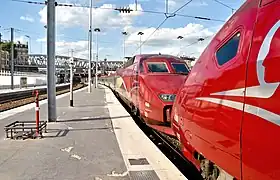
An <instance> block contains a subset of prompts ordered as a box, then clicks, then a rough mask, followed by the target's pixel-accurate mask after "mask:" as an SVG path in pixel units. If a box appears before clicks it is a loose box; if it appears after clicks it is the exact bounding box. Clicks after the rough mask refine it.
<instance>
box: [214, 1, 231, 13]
mask: <svg viewBox="0 0 280 180" xmlns="http://www.w3.org/2000/svg"><path fill="white" fill-rule="evenodd" d="M212 1H215V2H216V3H219V4H221V5H223V6H224V7H227V8H229V9H231V11H232V14H233V12H234V11H235V10H236V9H234V8H233V7H231V6H229V5H227V4H225V3H223V2H221V1H219V0H212Z"/></svg>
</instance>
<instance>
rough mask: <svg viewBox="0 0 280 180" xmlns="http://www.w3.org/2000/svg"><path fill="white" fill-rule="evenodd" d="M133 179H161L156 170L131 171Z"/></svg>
mask: <svg viewBox="0 0 280 180" xmlns="http://www.w3.org/2000/svg"><path fill="white" fill-rule="evenodd" d="M129 175H130V179H131V180H160V179H159V177H158V176H157V174H156V172H155V171H154V170H149V171H130V172H129Z"/></svg>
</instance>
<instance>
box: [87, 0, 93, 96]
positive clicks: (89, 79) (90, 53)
mask: <svg viewBox="0 0 280 180" xmlns="http://www.w3.org/2000/svg"><path fill="white" fill-rule="evenodd" d="M89 1H90V10H89V12H90V13H89V63H88V92H89V93H90V92H91V61H92V6H93V2H92V0H89Z"/></svg>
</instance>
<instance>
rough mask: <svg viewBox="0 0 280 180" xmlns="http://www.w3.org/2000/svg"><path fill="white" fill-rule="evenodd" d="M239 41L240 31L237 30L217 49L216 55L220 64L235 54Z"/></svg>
mask: <svg viewBox="0 0 280 180" xmlns="http://www.w3.org/2000/svg"><path fill="white" fill-rule="evenodd" d="M239 41H240V33H239V32H238V33H237V34H235V36H233V37H232V38H231V39H230V40H229V41H228V42H227V43H225V44H224V45H223V46H222V47H221V48H220V49H219V50H218V51H217V53H216V57H217V60H218V63H219V65H220V66H221V65H223V64H225V63H227V62H228V61H230V60H231V59H232V58H234V57H235V56H236V54H237V50H238V46H239Z"/></svg>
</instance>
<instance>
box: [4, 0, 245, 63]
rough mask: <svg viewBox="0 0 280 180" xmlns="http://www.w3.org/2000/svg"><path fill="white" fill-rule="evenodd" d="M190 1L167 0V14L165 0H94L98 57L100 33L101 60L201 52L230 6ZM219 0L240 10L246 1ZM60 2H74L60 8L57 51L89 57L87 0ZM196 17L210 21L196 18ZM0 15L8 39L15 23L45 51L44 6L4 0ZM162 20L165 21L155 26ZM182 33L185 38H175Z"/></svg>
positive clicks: (37, 50)
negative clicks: (128, 10) (121, 8)
mask: <svg viewBox="0 0 280 180" xmlns="http://www.w3.org/2000/svg"><path fill="white" fill-rule="evenodd" d="M31 1H35V2H44V1H43V0H31ZM189 1H190V0H168V8H167V9H168V12H169V13H174V12H176V13H175V16H174V15H173V16H170V17H168V18H167V19H166V15H165V14H164V12H166V0H136V1H135V0H93V6H94V7H95V8H94V9H93V13H92V14H93V16H92V17H93V18H92V19H93V21H92V25H93V29H94V28H100V30H101V31H100V32H99V33H98V34H96V33H95V32H94V33H93V42H92V43H93V54H94V56H95V54H96V52H97V46H96V44H97V43H96V37H98V55H99V60H103V59H104V58H107V60H109V61H119V60H122V59H123V56H124V54H125V56H133V55H135V54H139V53H140V50H141V52H142V53H162V54H172V55H186V56H193V57H196V58H197V57H199V56H200V54H201V53H202V51H203V50H204V48H205V47H206V46H207V44H208V43H209V41H210V40H211V38H212V37H213V36H214V35H215V33H216V32H217V31H218V30H219V29H220V28H221V27H222V25H223V24H224V23H225V21H226V20H227V19H228V18H230V17H231V16H232V9H230V8H228V7H226V6H223V5H221V4H220V3H218V2H216V0H192V1H190V2H189ZM219 1H220V2H222V3H224V4H226V5H227V6H230V7H231V8H233V9H238V8H239V7H240V6H241V5H242V4H243V3H244V1H245V0H219ZM57 2H58V3H60V4H62V3H63V4H74V7H65V6H57V7H56V55H66V56H70V50H71V49H73V53H74V57H78V58H85V59H88V57H89V48H88V47H89V43H88V37H89V35H88V29H89V8H88V7H89V0H57ZM188 2H189V3H188ZM186 3H187V5H185V4H186ZM183 5H185V6H183ZM119 7H130V9H132V10H134V11H131V13H120V12H118V11H116V10H113V9H114V8H119ZM151 12H159V13H151ZM169 15H170V14H169ZM195 16H199V17H207V18H210V19H211V20H210V21H209V20H201V19H196V18H193V17H195ZM0 17H1V18H0V26H1V27H0V33H2V35H3V37H2V39H3V40H10V28H11V27H13V28H14V29H15V41H20V42H21V43H27V42H29V43H31V48H30V49H29V52H30V50H31V52H30V53H31V54H46V51H47V50H46V33H47V31H46V29H45V28H44V26H45V25H46V24H47V7H46V6H45V5H39V4H29V3H24V2H18V1H17V0H16V1H13V0H1V5H0ZM164 19H166V20H165V21H164ZM163 21H164V22H163ZM162 22H163V23H162ZM160 24H162V25H161V26H160V27H159V28H157V27H158V26H159V25H160ZM123 31H125V32H127V35H126V36H124V35H123V34H122V32H123ZM140 31H141V32H143V33H144V34H143V35H142V36H141V37H140V36H139V35H137V34H138V32H140ZM178 36H182V37H183V39H181V40H180V39H177V37H178ZM28 37H29V38H28ZM199 38H204V41H198V39H199ZM140 39H141V43H142V46H141V48H139V45H140ZM124 40H125V41H124ZM124 42H125V43H124ZM124 44H125V46H124ZM124 47H125V48H124ZM124 49H125V52H124ZM94 59H95V58H93V60H94Z"/></svg>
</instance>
